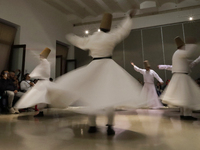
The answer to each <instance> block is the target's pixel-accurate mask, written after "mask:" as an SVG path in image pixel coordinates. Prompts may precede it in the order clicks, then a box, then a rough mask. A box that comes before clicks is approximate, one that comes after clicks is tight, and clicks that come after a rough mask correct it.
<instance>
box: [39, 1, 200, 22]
mask: <svg viewBox="0 0 200 150" xmlns="http://www.w3.org/2000/svg"><path fill="white" fill-rule="evenodd" d="M42 1H43V2H45V3H47V4H49V5H51V6H52V7H54V8H55V9H57V10H59V11H60V12H62V13H63V14H65V15H66V16H67V19H68V20H69V21H70V22H71V23H73V24H74V25H79V24H82V23H87V22H91V21H98V20H100V19H101V15H102V14H103V13H104V12H110V13H112V14H113V18H120V17H123V16H124V14H125V13H126V12H127V11H128V10H129V9H130V8H131V6H132V5H134V4H137V5H138V8H139V11H138V12H137V14H136V17H140V16H148V15H154V14H158V13H167V12H170V11H180V10H184V9H193V8H199V7H200V0H42Z"/></svg>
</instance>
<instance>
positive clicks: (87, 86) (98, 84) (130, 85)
mask: <svg viewBox="0 0 200 150" xmlns="http://www.w3.org/2000/svg"><path fill="white" fill-rule="evenodd" d="M55 84H56V86H57V88H60V89H62V90H65V91H67V92H69V93H71V94H72V95H76V97H75V98H74V99H73V102H75V101H79V102H81V103H82V104H84V106H87V108H89V109H90V110H91V111H94V110H99V109H104V108H107V107H115V106H122V105H123V106H130V107H134V108H138V107H143V106H144V105H145V104H144V101H141V100H140V93H141V90H142V86H141V84H140V83H139V82H138V81H137V80H135V79H134V78H133V77H132V76H131V75H130V74H129V73H127V72H126V71H125V70H124V69H123V68H121V67H120V66H119V65H118V64H117V63H115V62H114V61H113V60H112V59H99V60H94V61H92V62H91V63H90V64H89V65H87V66H84V67H81V68H79V69H76V70H74V71H71V72H69V73H67V74H65V75H63V76H61V77H59V78H58V79H57V80H56V81H55ZM53 91H54V90H53V89H52V90H51V94H52V95H54V94H53ZM55 94H56V93H55ZM54 98H56V95H54ZM56 99H57V98H56ZM67 100H68V99H67V98H66V101H67ZM51 101H54V100H53V99H52V100H51ZM70 102H72V101H70Z"/></svg>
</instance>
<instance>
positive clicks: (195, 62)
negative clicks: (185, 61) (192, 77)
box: [190, 56, 200, 68]
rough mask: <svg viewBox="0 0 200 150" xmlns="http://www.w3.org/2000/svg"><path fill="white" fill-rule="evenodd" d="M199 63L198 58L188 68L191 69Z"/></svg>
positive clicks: (199, 58) (199, 59)
mask: <svg viewBox="0 0 200 150" xmlns="http://www.w3.org/2000/svg"><path fill="white" fill-rule="evenodd" d="M198 63H200V56H199V57H198V58H197V59H195V60H194V61H193V62H191V64H190V67H191V68H193V67H194V66H195V65H196V64H198Z"/></svg>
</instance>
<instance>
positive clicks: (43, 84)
mask: <svg viewBox="0 0 200 150" xmlns="http://www.w3.org/2000/svg"><path fill="white" fill-rule="evenodd" d="M49 87H54V88H53V89H54V94H55V95H56V97H57V98H58V99H54V100H53V101H51V100H52V99H53V96H54V95H52V94H51V93H50V91H49ZM49 97H51V98H49ZM64 97H65V98H67V99H68V100H67V101H66V99H63V98H64ZM71 97H73V98H74V95H73V96H72V95H71V94H70V93H67V92H66V91H64V90H61V89H57V88H56V86H55V83H53V82H50V81H49V80H41V81H38V82H37V83H36V84H35V86H34V87H32V88H31V89H30V90H29V91H27V92H26V93H24V95H23V96H22V97H21V98H20V99H19V101H18V102H17V103H16V104H15V106H14V107H16V108H19V109H20V108H28V107H32V106H35V105H38V104H39V107H42V106H46V105H44V104H49V105H50V106H51V107H55V108H66V107H67V106H69V104H70V100H71V99H72V98H71Z"/></svg>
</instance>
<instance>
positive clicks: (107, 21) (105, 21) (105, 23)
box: [100, 13, 112, 31]
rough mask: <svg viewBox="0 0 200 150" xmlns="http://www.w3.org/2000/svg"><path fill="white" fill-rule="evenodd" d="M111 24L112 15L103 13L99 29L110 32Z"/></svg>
mask: <svg viewBox="0 0 200 150" xmlns="http://www.w3.org/2000/svg"><path fill="white" fill-rule="evenodd" d="M111 24H112V14H110V13H104V15H103V18H102V20H101V25H100V29H104V30H108V31H110V28H111Z"/></svg>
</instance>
